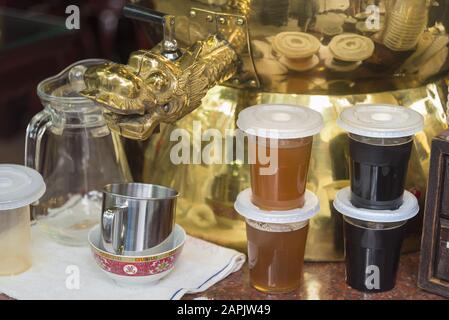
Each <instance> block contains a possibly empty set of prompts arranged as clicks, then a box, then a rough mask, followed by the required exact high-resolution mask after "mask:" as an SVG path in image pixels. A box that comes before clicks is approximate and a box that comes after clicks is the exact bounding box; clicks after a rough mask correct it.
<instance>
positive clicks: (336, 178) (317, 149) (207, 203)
mask: <svg viewBox="0 0 449 320" xmlns="http://www.w3.org/2000/svg"><path fill="white" fill-rule="evenodd" d="M440 88H442V82H438V83H437V84H431V85H427V86H424V87H421V88H417V89H409V90H401V91H392V92H383V93H378V94H366V95H365V94H360V95H346V96H320V95H290V94H276V93H263V92H258V93H253V94H247V92H245V91H243V90H237V89H232V88H227V87H223V86H220V87H216V88H213V89H212V90H211V91H209V93H208V94H207V95H206V97H205V98H204V100H203V105H202V106H201V108H198V109H197V110H195V111H194V112H192V113H191V114H189V115H187V116H185V117H184V118H182V119H180V120H179V121H177V122H176V123H174V124H172V125H167V126H163V127H162V128H161V132H160V134H157V135H154V136H153V137H151V138H150V140H149V142H150V144H149V146H148V149H147V150H146V152H145V161H144V168H143V169H144V180H145V181H147V182H151V183H158V184H163V185H168V186H171V187H173V188H175V189H177V190H179V192H180V194H181V197H180V199H179V205H178V209H177V211H178V212H177V222H178V223H180V224H181V225H182V226H183V227H184V228H185V229H186V230H187V232H188V233H189V234H191V235H193V236H196V237H200V238H203V239H206V240H208V241H212V242H215V243H218V244H221V245H224V246H228V247H232V248H237V249H239V250H242V251H245V250H246V235H245V223H244V222H243V221H241V220H239V219H235V216H234V218H233V216H232V211H231V210H228V211H226V210H225V208H228V209H231V206H230V205H229V201H230V197H231V195H232V194H236V193H237V192H238V191H237V190H236V188H240V190H243V189H245V188H247V187H249V186H250V181H249V168H248V165H246V164H245V165H243V164H238V163H233V164H228V165H226V164H223V165H218V164H214V165H205V164H188V165H187V164H186V165H174V164H172V163H171V161H170V158H169V157H170V150H171V147H172V146H173V145H174V144H175V143H177V141H173V142H172V141H170V133H171V132H172V130H174V129H176V128H182V129H184V130H187V131H189V132H191V131H192V121H200V122H201V125H202V128H203V129H206V128H217V129H218V130H220V132H222V134H223V135H224V133H225V130H226V129H233V128H235V121H236V118H237V115H238V111H239V110H240V109H241V108H243V107H245V106H249V105H254V104H257V103H288V104H299V105H304V106H309V107H311V108H313V109H314V110H317V111H319V112H320V113H321V114H322V115H323V118H324V122H325V128H324V129H323V131H322V132H321V133H320V134H319V135H317V136H315V139H314V144H313V149H312V160H311V164H310V170H309V177H308V184H307V188H308V189H309V190H311V191H313V192H316V193H317V195H318V198H319V199H320V207H321V211H320V213H319V214H318V215H317V216H316V217H314V218H313V219H312V220H311V222H310V226H309V235H308V239H307V248H306V259H307V260H309V261H335V260H341V259H342V258H343V250H342V248H343V242H342V241H343V237H342V229H341V227H342V224H341V219H340V217H339V214H338V212H335V210H333V208H332V206H331V203H332V201H333V197H334V195H335V192H336V190H337V189H339V188H342V187H344V186H347V185H348V184H349V170H348V162H347V161H348V150H347V148H348V141H347V135H346V133H345V132H343V131H342V130H341V129H340V128H338V127H337V125H336V123H335V122H336V119H337V116H338V114H339V112H341V110H343V108H345V107H347V106H351V105H354V104H356V103H392V104H398V105H404V106H405V107H408V108H413V109H414V110H416V111H418V112H420V113H421V114H422V115H423V116H424V118H425V129H424V132H422V133H419V134H418V135H417V136H416V137H415V141H414V148H413V152H412V156H411V160H410V169H409V171H408V172H409V175H408V179H407V184H406V187H407V189H408V190H411V191H412V192H414V194H416V195H417V196H418V197H419V203H420V206H421V207H422V208H423V207H424V195H425V191H426V177H427V171H428V166H429V154H430V148H429V146H430V141H431V137H433V136H434V135H436V134H437V133H439V132H440V131H442V130H444V129H445V128H447V125H446V108H445V103H446V99H445V98H440V97H442V94H441V92H439V91H440V90H441V89H440ZM132 156H136V157H138V156H142V155H138V154H134V155H132ZM226 172H227V173H228V175H229V176H228V177H227V178H225V177H224V176H223V175H224V174H225V173H226ZM237 177H238V178H237ZM237 181H238V182H237ZM225 184H227V186H225ZM212 198H213V199H212ZM223 212H226V213H227V216H225V214H224V213H223ZM420 219H422V215H421V214H420V215H418V217H417V218H416V219H414V220H413V221H412V222H411V223H410V224H409V227H408V233H409V234H408V237H407V239H406V241H405V245H404V249H405V250H406V251H411V250H417V249H418V246H419V239H420V230H421V229H420V225H421V224H420Z"/></svg>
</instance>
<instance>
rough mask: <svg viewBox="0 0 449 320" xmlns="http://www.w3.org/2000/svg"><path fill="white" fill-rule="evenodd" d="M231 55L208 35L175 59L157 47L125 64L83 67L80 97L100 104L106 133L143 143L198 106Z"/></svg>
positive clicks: (225, 74) (231, 64)
mask: <svg viewBox="0 0 449 320" xmlns="http://www.w3.org/2000/svg"><path fill="white" fill-rule="evenodd" d="M236 60H237V55H236V53H235V51H234V50H233V49H232V48H231V47H230V46H229V45H228V43H227V42H225V41H223V40H220V39H218V38H217V37H216V36H210V37H209V38H207V39H206V40H204V41H198V42H197V43H195V44H194V45H193V46H192V47H190V48H188V50H185V51H184V52H183V54H182V56H181V57H180V58H179V59H177V60H176V61H171V60H169V59H168V58H166V57H165V56H164V55H163V52H162V51H161V50H160V47H156V48H155V49H153V50H151V51H146V50H139V51H136V52H134V53H132V54H131V56H130V58H129V62H128V64H127V65H120V64H116V63H112V62H107V63H105V64H102V65H99V66H95V67H91V68H88V69H87V71H86V72H85V74H84V81H85V83H86V89H85V90H83V91H82V94H83V95H84V96H85V97H87V98H89V99H92V100H94V101H96V102H98V103H100V104H101V105H103V106H104V117H105V119H106V121H107V123H108V126H109V128H110V129H111V130H114V131H115V132H118V133H119V134H120V135H122V136H124V137H126V138H131V139H138V140H145V139H147V138H148V137H149V136H150V135H151V134H152V133H153V130H154V129H155V128H156V127H157V126H158V125H159V123H161V122H166V123H167V122H173V121H176V120H178V119H180V118H181V117H183V116H184V115H186V114H188V113H190V112H191V111H193V110H194V109H196V108H197V107H198V106H199V105H200V104H201V99H202V98H203V97H204V95H205V94H206V93H207V90H208V89H210V88H211V87H213V86H215V85H216V84H218V83H221V82H223V81H225V80H227V79H228V78H230V77H231V76H232V75H233V74H234V73H235V70H236V65H235V63H236Z"/></svg>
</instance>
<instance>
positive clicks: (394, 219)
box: [334, 187, 419, 293]
mask: <svg viewBox="0 0 449 320" xmlns="http://www.w3.org/2000/svg"><path fill="white" fill-rule="evenodd" d="M350 197H351V190H350V188H349V187H347V188H344V189H342V190H340V191H339V192H338V193H337V197H336V198H335V201H334V207H335V208H336V209H337V210H338V211H339V212H340V213H341V214H342V215H343V219H344V223H343V224H344V237H345V261H346V282H347V284H348V285H349V286H351V287H352V288H354V289H357V290H359V291H362V292H372V293H375V292H384V291H388V290H391V289H393V288H394V286H395V283H396V275H397V271H398V267H399V259H400V256H401V247H402V241H403V239H404V234H405V226H406V223H407V221H408V220H409V219H411V218H413V217H414V216H415V215H416V214H418V211H419V206H418V201H417V199H416V198H415V196H414V195H413V194H411V193H410V192H408V191H406V192H405V193H404V202H403V204H402V206H401V207H400V208H399V209H397V210H370V209H360V208H356V207H354V206H353V205H352V203H351V201H350Z"/></svg>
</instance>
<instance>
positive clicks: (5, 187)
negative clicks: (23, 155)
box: [0, 164, 45, 210]
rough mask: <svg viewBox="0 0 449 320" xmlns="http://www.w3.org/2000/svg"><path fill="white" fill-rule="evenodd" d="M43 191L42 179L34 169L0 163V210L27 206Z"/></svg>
mask: <svg viewBox="0 0 449 320" xmlns="http://www.w3.org/2000/svg"><path fill="white" fill-rule="evenodd" d="M44 193H45V183H44V179H43V178H42V176H41V175H40V174H39V173H38V172H37V171H36V170H33V169H30V168H28V167H24V166H19V165H15V164H0V210H11V209H17V208H21V207H24V206H27V205H29V204H31V203H33V202H35V201H37V200H39V198H40V197H42V195H43V194H44Z"/></svg>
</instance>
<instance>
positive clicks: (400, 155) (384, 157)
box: [349, 134, 413, 210]
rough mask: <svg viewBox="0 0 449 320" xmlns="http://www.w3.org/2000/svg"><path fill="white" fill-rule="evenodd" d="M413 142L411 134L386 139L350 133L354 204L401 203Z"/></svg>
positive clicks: (391, 207)
mask: <svg viewBox="0 0 449 320" xmlns="http://www.w3.org/2000/svg"><path fill="white" fill-rule="evenodd" d="M412 143H413V140H412V137H403V138H391V139H385V138H367V137H362V136H358V135H355V134H349V154H350V160H349V162H350V165H349V167H350V177H351V191H352V195H351V202H352V204H353V205H354V206H356V207H359V208H367V209H375V210H383V209H388V210H396V209H397V208H399V207H400V206H401V205H402V195H403V193H404V186H405V178H406V177H407V168H408V162H409V159H410V153H411V150H412Z"/></svg>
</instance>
